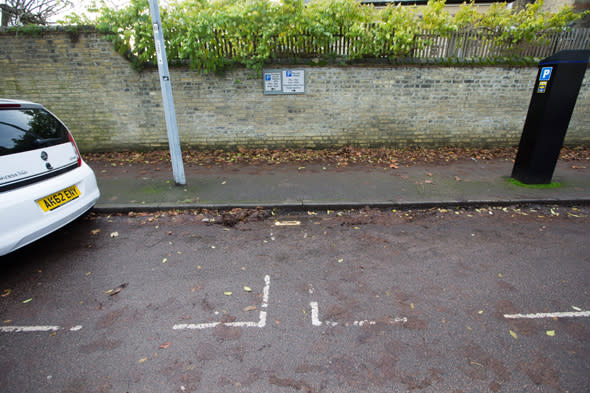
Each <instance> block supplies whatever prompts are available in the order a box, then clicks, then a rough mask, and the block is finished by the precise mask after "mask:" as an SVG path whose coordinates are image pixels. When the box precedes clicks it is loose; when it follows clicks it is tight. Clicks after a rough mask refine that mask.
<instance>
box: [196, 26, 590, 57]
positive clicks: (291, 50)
mask: <svg viewBox="0 0 590 393" xmlns="http://www.w3.org/2000/svg"><path fill="white" fill-rule="evenodd" d="M536 41H537V42H533V43H528V42H522V43H519V44H516V45H508V44H504V45H501V44H498V43H497V40H495V36H494V35H493V34H492V33H486V32H477V31H471V32H454V33H449V34H448V35H446V36H441V35H431V34H428V33H426V32H424V33H422V34H418V35H417V36H416V37H415V39H414V41H413V42H412V44H411V46H410V48H409V49H408V50H406V51H404V53H396V52H395V51H394V50H393V49H392V48H391V47H389V46H388V44H384V45H382V48H379V49H378V50H375V48H374V47H373V48H372V49H371V50H368V51H367V47H368V46H369V45H371V43H367V42H363V41H362V40H361V39H354V38H350V37H347V36H346V35H345V34H343V33H342V32H341V34H337V35H335V36H332V37H329V38H317V37H315V36H314V35H313V34H312V33H303V34H301V35H299V36H293V37H282V38H275V39H274V40H272V42H270V45H269V46H270V51H271V57H272V58H277V59H280V58H291V57H298V58H310V57H330V58H362V57H373V58H375V57H377V58H388V57H389V58H410V59H416V60H418V61H420V60H428V59H457V60H459V61H461V60H467V61H468V60H482V59H493V58H501V57H511V58H514V57H534V58H542V57H547V56H550V55H552V54H553V53H556V52H558V51H560V50H564V49H590V28H578V29H573V30H571V31H563V32H557V33H550V34H547V35H545V36H544V37H542V38H539V39H537V40H536ZM205 45H206V50H207V51H208V52H210V53H215V54H216V56H218V57H225V58H230V59H231V58H234V57H236V55H237V53H242V54H243V53H248V52H249V53H254V51H255V47H256V42H254V43H252V42H249V40H240V39H236V37H228V34H227V33H226V32H224V31H218V32H216V39H215V43H214V44H205ZM366 53H372V55H366Z"/></svg>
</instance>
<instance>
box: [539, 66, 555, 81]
mask: <svg viewBox="0 0 590 393" xmlns="http://www.w3.org/2000/svg"><path fill="white" fill-rule="evenodd" d="M551 71H553V67H543V68H541V75H540V76H539V80H540V81H548V80H549V78H551Z"/></svg>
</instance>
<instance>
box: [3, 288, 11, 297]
mask: <svg viewBox="0 0 590 393" xmlns="http://www.w3.org/2000/svg"><path fill="white" fill-rule="evenodd" d="M11 292H12V289H5V290H4V293H3V294H2V295H1V296H2V297H6V296H8V295H10V293H11Z"/></svg>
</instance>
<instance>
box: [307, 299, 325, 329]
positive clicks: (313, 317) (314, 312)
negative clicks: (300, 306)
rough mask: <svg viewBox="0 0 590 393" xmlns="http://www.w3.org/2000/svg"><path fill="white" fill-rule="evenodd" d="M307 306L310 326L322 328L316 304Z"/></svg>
mask: <svg viewBox="0 0 590 393" xmlns="http://www.w3.org/2000/svg"><path fill="white" fill-rule="evenodd" d="M309 305H310V306H311V324H312V325H313V326H322V321H320V318H319V314H320V312H319V309H318V302H310V303H309Z"/></svg>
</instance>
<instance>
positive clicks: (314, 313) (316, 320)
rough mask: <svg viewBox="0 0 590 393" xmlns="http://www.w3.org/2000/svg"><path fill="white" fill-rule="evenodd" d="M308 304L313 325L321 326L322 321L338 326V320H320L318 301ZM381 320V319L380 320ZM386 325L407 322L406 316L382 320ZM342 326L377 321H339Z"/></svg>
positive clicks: (363, 324)
mask: <svg viewBox="0 0 590 393" xmlns="http://www.w3.org/2000/svg"><path fill="white" fill-rule="evenodd" d="M309 306H310V307H311V324H312V325H313V326H322V325H323V324H324V323H325V324H326V325H328V326H332V327H334V326H338V324H339V322H334V321H321V320H320V311H319V305H318V302H310V303H309ZM380 322H381V321H380ZM383 322H385V323H387V324H388V325H397V324H398V323H406V322H408V318H406V317H401V318H400V317H393V318H388V319H387V320H386V321H383ZM341 324H342V325H343V326H359V327H361V326H365V325H376V324H377V321H371V320H368V319H364V320H361V321H352V322H341Z"/></svg>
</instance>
